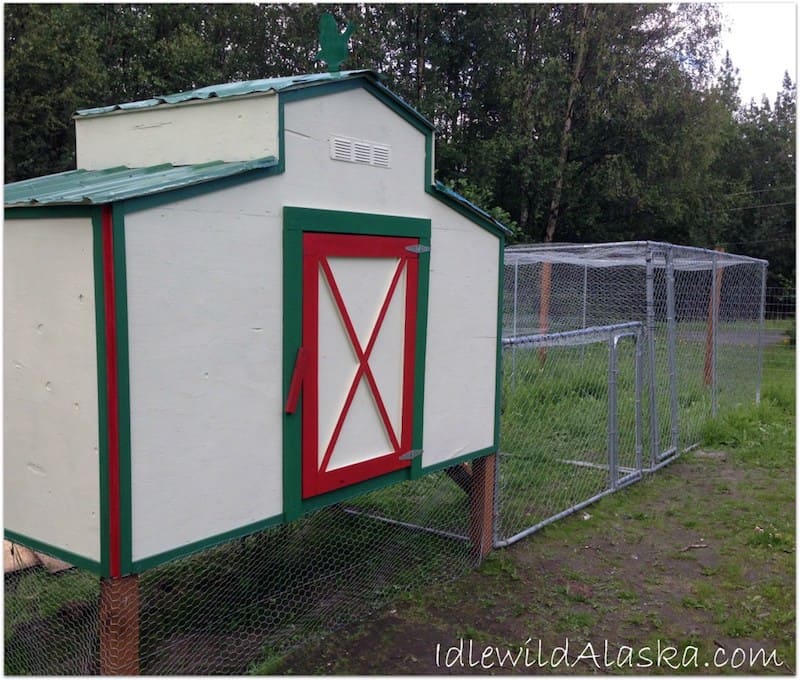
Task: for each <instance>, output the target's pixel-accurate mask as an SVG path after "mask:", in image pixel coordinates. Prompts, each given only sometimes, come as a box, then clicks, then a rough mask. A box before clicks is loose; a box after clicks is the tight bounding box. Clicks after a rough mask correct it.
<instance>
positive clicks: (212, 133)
mask: <svg viewBox="0 0 800 680" xmlns="http://www.w3.org/2000/svg"><path fill="white" fill-rule="evenodd" d="M75 135H76V145H77V167H78V168H79V169H84V170H101V169H104V168H111V167H116V166H120V165H124V166H127V167H130V168H140V167H149V166H152V165H159V164H161V163H172V164H173V165H191V164H194V163H207V162H209V161H244V160H253V159H256V158H264V157H266V156H276V157H277V155H278V104H277V96H276V95H275V94H262V95H254V96H252V97H240V98H236V99H225V100H219V101H204V102H187V103H184V104H179V105H176V106H168V105H160V106H156V107H153V108H149V109H142V110H138V111H118V112H115V113H110V114H105V115H101V116H90V117H86V118H82V117H78V118H76V119H75Z"/></svg>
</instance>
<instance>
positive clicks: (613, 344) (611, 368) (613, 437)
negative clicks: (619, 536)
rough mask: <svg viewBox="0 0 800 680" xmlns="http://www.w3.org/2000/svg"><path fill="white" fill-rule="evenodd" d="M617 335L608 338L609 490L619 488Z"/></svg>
mask: <svg viewBox="0 0 800 680" xmlns="http://www.w3.org/2000/svg"><path fill="white" fill-rule="evenodd" d="M617 340H618V338H617V335H616V333H614V332H613V331H612V332H611V333H610V334H609V337H608V478H609V488H611V489H612V490H614V489H616V488H617V481H618V480H619V472H618V469H617V447H618V445H619V437H618V433H617Z"/></svg>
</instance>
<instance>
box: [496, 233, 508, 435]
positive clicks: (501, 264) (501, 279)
mask: <svg viewBox="0 0 800 680" xmlns="http://www.w3.org/2000/svg"><path fill="white" fill-rule="evenodd" d="M498 246H499V251H500V252H499V258H498V260H499V261H498V265H497V279H498V280H497V368H496V369H495V370H496V372H495V378H494V380H495V385H494V448H495V450H497V451H499V450H500V406H501V401H502V399H503V342H502V338H503V290H504V289H505V250H506V248H505V238H503V236H500V243H499V244H498Z"/></svg>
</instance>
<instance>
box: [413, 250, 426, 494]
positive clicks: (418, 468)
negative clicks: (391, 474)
mask: <svg viewBox="0 0 800 680" xmlns="http://www.w3.org/2000/svg"><path fill="white" fill-rule="evenodd" d="M419 243H420V245H421V246H427V247H428V248H430V247H431V239H430V237H429V236H422V237H420V239H419ZM430 270H431V253H430V250H429V251H428V252H425V253H420V254H419V270H418V279H417V281H418V283H417V289H418V295H417V320H420V319H422V320H423V323H419V322H418V323H417V338H416V342H417V346H416V354H415V357H414V362H415V363H416V365H415V366H414V433H413V436H412V445H411V448H412V449H413V450H415V451H419V450H421V449H422V447H423V441H424V436H423V435H424V432H423V428H424V424H425V359H426V353H427V349H428V298H429V292H430V282H431V271H430ZM422 474H423V471H422V456H417V457H416V458H412V459H411V479H418V478H419V477H421V476H422Z"/></svg>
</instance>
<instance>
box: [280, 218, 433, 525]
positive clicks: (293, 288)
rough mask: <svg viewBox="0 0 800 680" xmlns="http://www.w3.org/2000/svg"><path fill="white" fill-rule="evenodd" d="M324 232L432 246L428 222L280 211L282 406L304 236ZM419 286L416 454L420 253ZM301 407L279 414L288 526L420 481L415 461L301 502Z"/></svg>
mask: <svg viewBox="0 0 800 680" xmlns="http://www.w3.org/2000/svg"><path fill="white" fill-rule="evenodd" d="M305 231H314V232H328V233H346V234H361V235H377V236H400V237H409V238H418V239H419V240H420V243H421V244H422V245H430V235H431V221H430V220H428V219H419V218H412V217H397V216H394V215H374V214H370V213H354V212H343V211H334V210H318V209H315V208H297V207H289V206H287V207H284V209H283V380H282V388H283V390H282V392H281V403H283V399H284V398H285V396H286V394H288V391H289V383H290V382H291V378H292V372H293V370H294V361H295V358H296V356H297V350H298V348H299V347H300V344H301V343H302V337H303V323H302V310H303V304H302V303H303V275H302V261H303V232H305ZM418 264H419V279H418V284H417V294H418V297H417V335H416V342H417V346H416V352H415V362H416V366H415V371H414V430H413V432H412V436H411V440H412V442H413V446H414V447H415V448H417V447H421V446H422V422H423V418H422V414H423V397H424V392H425V339H426V337H427V328H428V323H427V320H428V316H427V315H428V290H429V282H430V274H429V269H430V253H420V257H419V263H418ZM302 422H303V407H302V402H301V403H300V404H299V405H298V407H297V410H296V411H295V413H293V414H291V415H290V414H286V413H284V414H283V507H284V514H285V517H286V520H287V521H291V520H293V519H296V518H297V517H300V516H301V515H303V514H305V513H307V512H310V511H312V510H315V509H317V508H320V507H323V506H326V505H330V504H332V503H338V502H340V501H342V500H345V499H347V498H351V497H353V496H356V495H359V494H363V493H367V492H369V491H374V490H376V489H380V488H383V487H385V486H388V485H389V484H395V483H397V482H401V481H405V480H408V479H413V478H415V477H417V476H419V475H420V470H421V460H420V458H419V457H417V458H415V459H413V460H412V462H411V466H410V467H408V468H404V469H402V470H397V471H395V472H391V473H388V474H386V475H381V476H380V477H376V478H373V479H368V480H366V481H364V482H360V483H358V484H353V485H352V486H348V487H346V488H343V489H337V490H335V491H331V492H329V493H326V494H322V495H320V496H316V497H314V498H310V499H306V500H304V499H303V498H302V496H301V488H302V470H301V439H302V435H301V423H302Z"/></svg>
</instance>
